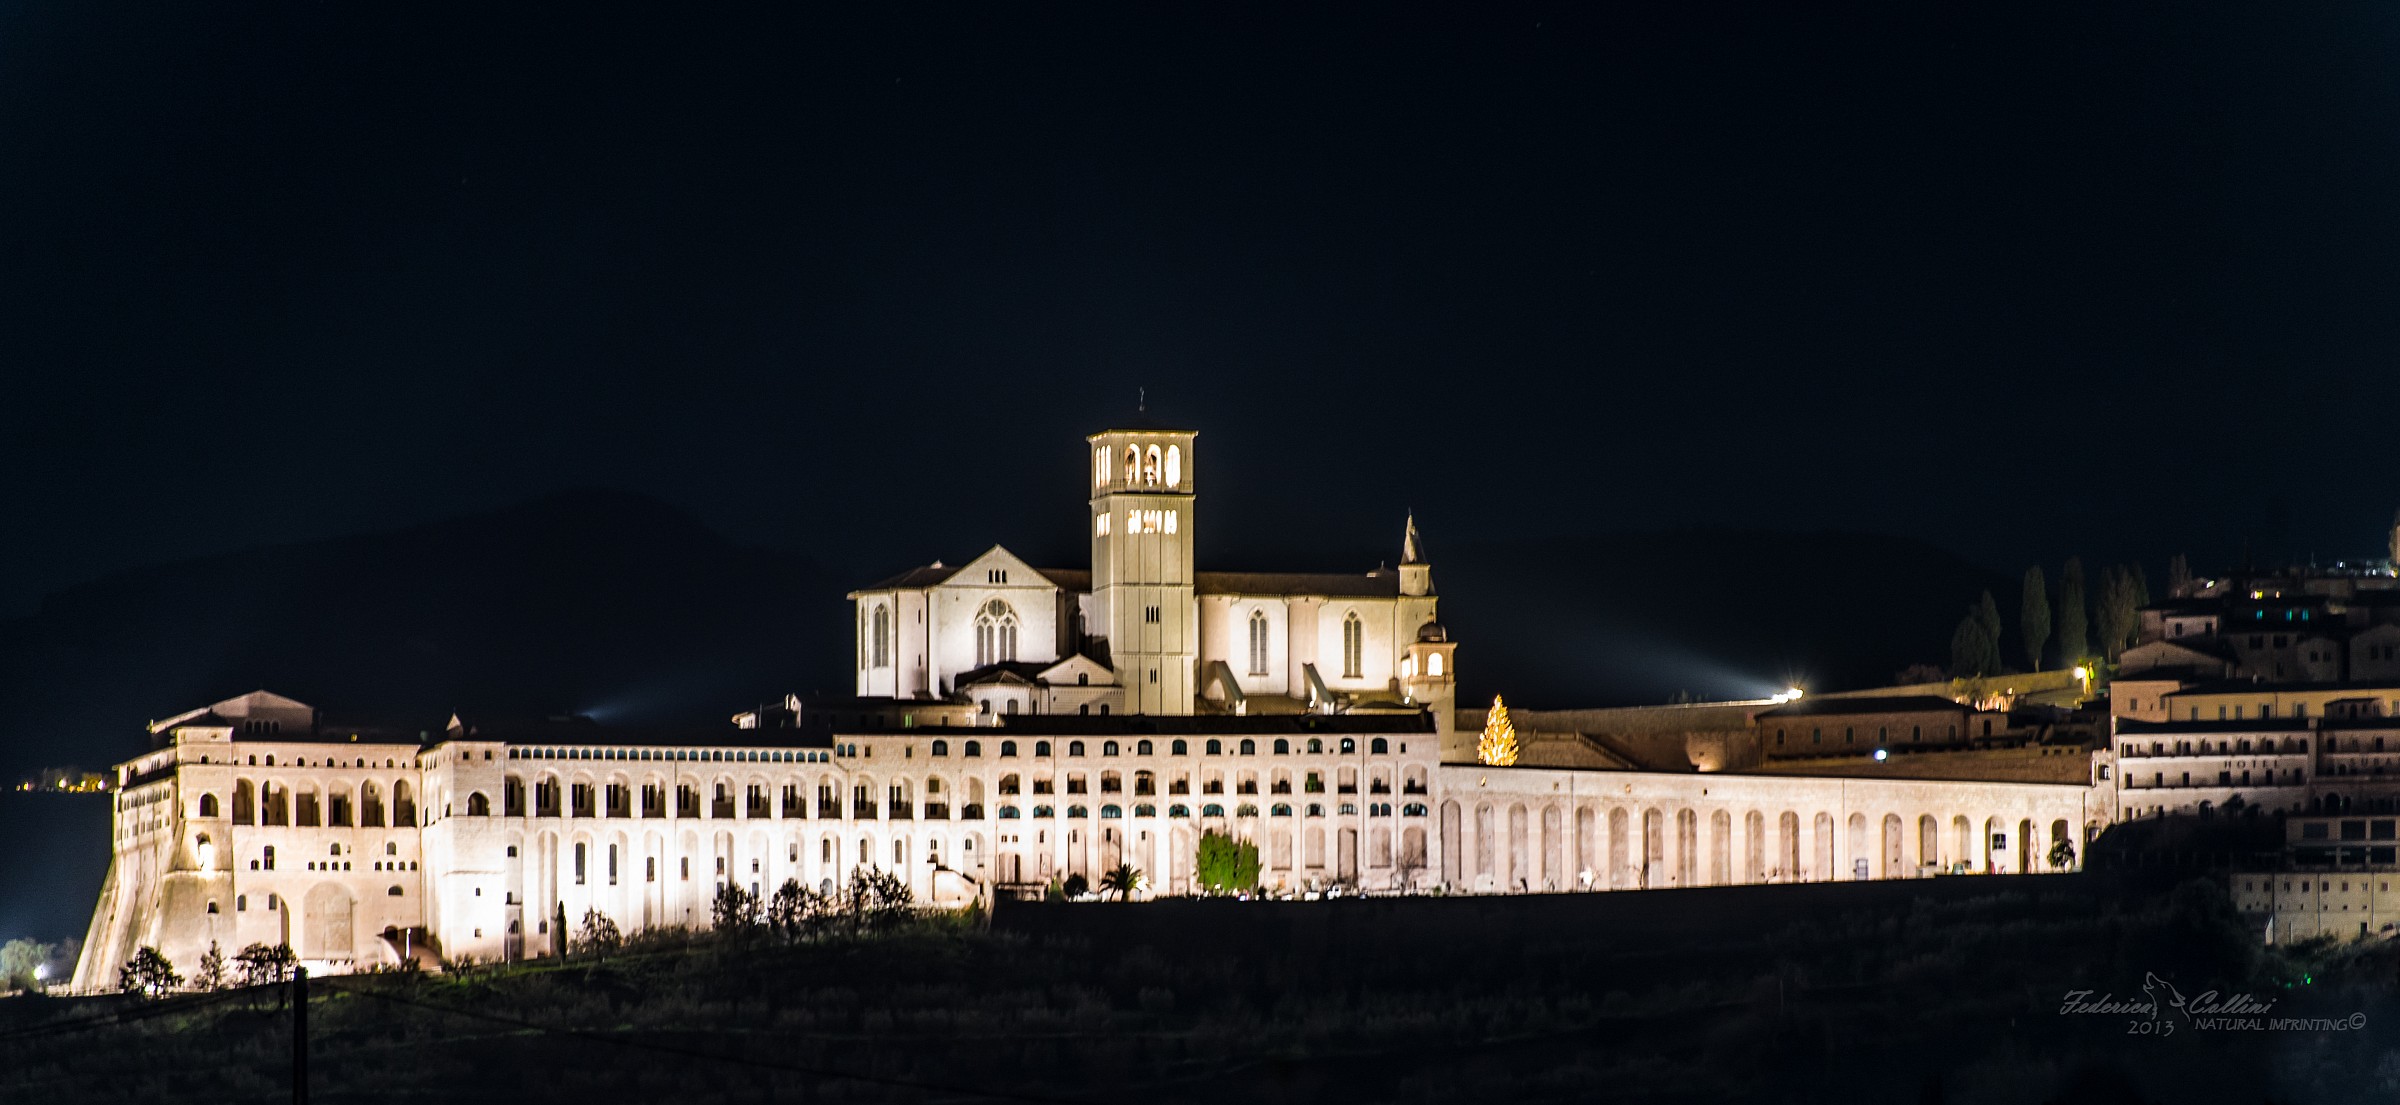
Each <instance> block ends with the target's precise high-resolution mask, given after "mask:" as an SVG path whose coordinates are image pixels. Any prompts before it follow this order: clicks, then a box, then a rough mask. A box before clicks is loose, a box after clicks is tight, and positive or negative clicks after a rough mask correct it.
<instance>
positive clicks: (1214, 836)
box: [1193, 829, 1258, 894]
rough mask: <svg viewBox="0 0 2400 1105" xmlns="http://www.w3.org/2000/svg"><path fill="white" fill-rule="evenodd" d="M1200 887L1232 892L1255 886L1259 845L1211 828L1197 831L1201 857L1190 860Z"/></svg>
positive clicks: (1253, 888) (1256, 886) (1208, 889)
mask: <svg viewBox="0 0 2400 1105" xmlns="http://www.w3.org/2000/svg"><path fill="white" fill-rule="evenodd" d="M1193 873H1194V874H1195V875H1196V876H1197V877H1198V878H1199V880H1200V889H1202V890H1204V891H1207V892H1208V893H1211V894H1231V893H1235V892H1237V891H1243V890H1256V889H1258V845H1256V844H1251V843H1249V842H1247V841H1241V840H1236V839H1234V838H1232V837H1230V836H1227V835H1225V834H1224V833H1220V832H1217V831H1215V830H1213V829H1212V830H1210V831H1208V832H1205V833H1202V834H1200V857H1199V861H1198V862H1197V863H1195V864H1193Z"/></svg>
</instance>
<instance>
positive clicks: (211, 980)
mask: <svg viewBox="0 0 2400 1105" xmlns="http://www.w3.org/2000/svg"><path fill="white" fill-rule="evenodd" d="M192 985H193V986H194V987H196V988H198V989H201V990H222V989H224V988H225V949H223V948H220V947H218V946H217V942H216V941H214V940H211V941H209V942H208V951H207V953H206V954H204V955H202V956H201V957H200V969H199V970H197V971H194V972H192Z"/></svg>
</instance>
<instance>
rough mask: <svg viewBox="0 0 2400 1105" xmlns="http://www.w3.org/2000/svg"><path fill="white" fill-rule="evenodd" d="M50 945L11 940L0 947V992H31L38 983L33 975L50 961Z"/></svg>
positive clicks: (31, 941)
mask: <svg viewBox="0 0 2400 1105" xmlns="http://www.w3.org/2000/svg"><path fill="white" fill-rule="evenodd" d="M51 947H52V945H49V944H43V943H39V942H36V941H33V940H11V941H9V942H8V944H7V945H6V946H0V990H31V989H34V983H35V982H37V981H39V980H37V979H36V978H34V974H35V973H36V972H38V971H39V970H41V967H42V964H44V963H47V962H49V961H50V950H51Z"/></svg>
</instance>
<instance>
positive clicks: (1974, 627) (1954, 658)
mask: <svg viewBox="0 0 2400 1105" xmlns="http://www.w3.org/2000/svg"><path fill="white" fill-rule="evenodd" d="M1998 655H1999V648H1998V646H1996V645H1994V644H1993V643H1992V635H1991V632H1990V631H1989V630H1987V629H1985V628H1984V623H1983V619H1982V618H1981V617H1980V616H1978V614H1977V612H1976V610H1975V609H1974V608H1973V607H1969V608H1967V616H1966V617H1963V618H1960V619H1959V620H1958V628H1957V629H1954V630H1952V631H1951V632H1950V674H1952V675H1954V676H1957V677H1958V678H1960V679H1979V678H1981V677H1983V676H1986V675H1990V674H1992V669H1993V668H1994V666H1995V665H1994V663H1993V660H1994V658H1995V657H1997V656H1998Z"/></svg>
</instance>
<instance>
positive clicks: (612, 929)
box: [575, 909, 625, 958]
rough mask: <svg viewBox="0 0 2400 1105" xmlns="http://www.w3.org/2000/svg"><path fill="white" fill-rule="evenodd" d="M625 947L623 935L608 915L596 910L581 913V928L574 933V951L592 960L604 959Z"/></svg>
mask: <svg viewBox="0 0 2400 1105" xmlns="http://www.w3.org/2000/svg"><path fill="white" fill-rule="evenodd" d="M624 946H625V934H624V933H623V932H622V931H620V930H619V929H618V928H617V923H616V922H615V921H613V920H610V919H609V916H608V914H605V913H602V912H600V911H599V910H597V909H587V910H584V911H583V927H582V928H580V929H577V930H576V932H575V950H576V951H578V952H581V953H583V954H584V955H589V956H592V957H594V958H606V957H607V956H608V954H609V953H610V952H613V951H616V950H617V949H618V948H621V947H624Z"/></svg>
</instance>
